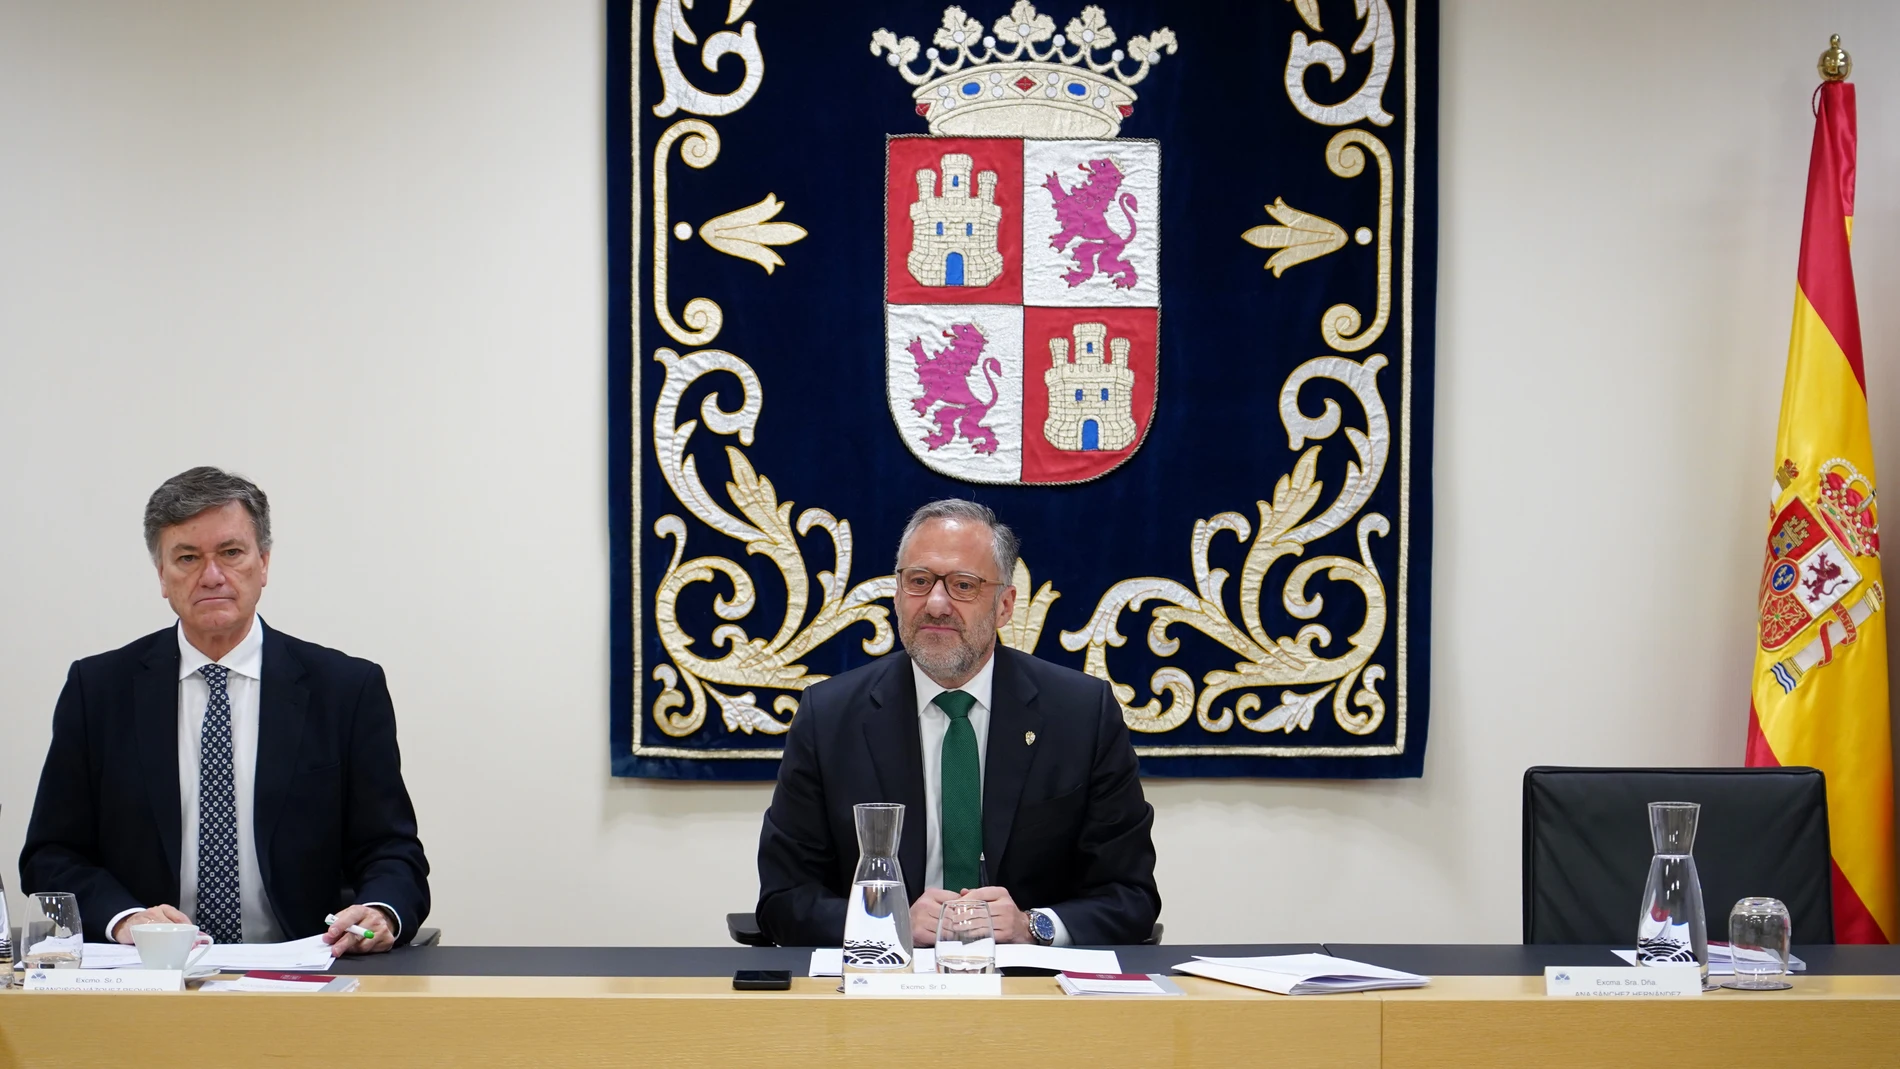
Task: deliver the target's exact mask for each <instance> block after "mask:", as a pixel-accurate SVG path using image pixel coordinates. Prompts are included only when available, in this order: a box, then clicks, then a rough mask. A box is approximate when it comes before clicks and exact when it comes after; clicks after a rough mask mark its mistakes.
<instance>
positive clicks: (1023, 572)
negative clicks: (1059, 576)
mask: <svg viewBox="0 0 1900 1069" xmlns="http://www.w3.org/2000/svg"><path fill="white" fill-rule="evenodd" d="M1030 582H1031V581H1030V578H1029V565H1027V564H1025V563H1023V560H1022V558H1021V557H1018V558H1016V569H1015V570H1014V571H1013V572H1011V573H1010V577H1009V584H1010V585H1011V586H1013V587H1015V588H1016V613H1015V615H1014V616H1012V617H1010V621H1009V623H1007V624H1004V625H1003V626H1002V627H999V628H997V629H996V638H997V641H999V642H1001V643H1002V644H1003V645H1005V646H1008V647H1009V648H1010V649H1012V650H1016V651H1018V652H1020V653H1034V652H1036V643H1038V642H1040V641H1042V625H1043V622H1044V621H1045V620H1047V619H1048V617H1049V606H1051V605H1054V604H1055V603H1056V599H1057V598H1059V597H1061V596H1062V595H1061V594H1058V593H1056V589H1055V584H1054V583H1044V584H1042V589H1041V590H1037V591H1036V594H1035V596H1034V597H1030V594H1029V591H1030V590H1031V589H1032V588H1031V586H1030ZM1024 599H1027V600H1024Z"/></svg>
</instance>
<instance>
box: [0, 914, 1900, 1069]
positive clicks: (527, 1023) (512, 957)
mask: <svg viewBox="0 0 1900 1069" xmlns="http://www.w3.org/2000/svg"><path fill="white" fill-rule="evenodd" d="M1109 949H1113V950H1115V951H1116V952H1117V953H1118V954H1119V955H1120V959H1121V964H1122V968H1123V969H1124V970H1126V971H1129V972H1159V973H1167V972H1168V971H1169V969H1170V967H1171V966H1172V965H1174V964H1177V963H1179V962H1183V961H1186V960H1188V958H1189V957H1191V956H1193V955H1196V954H1203V955H1209V956H1226V957H1237V956H1250V955H1258V954H1297V953H1331V954H1334V955H1336V956H1339V957H1344V958H1351V959H1354V960H1358V961H1366V962H1371V963H1374V964H1378V965H1385V966H1389V967H1392V968H1397V969H1404V970H1407V971H1410V972H1420V973H1425V974H1427V975H1429V976H1431V977H1432V982H1431V984H1430V985H1429V986H1427V987H1424V988H1419V989H1415V990H1405V991H1385V992H1366V993H1359V994H1341V995H1315V996H1297V997H1285V996H1280V995H1272V994H1267V993H1264V992H1260V991H1254V990H1251V989H1248V988H1243V987H1236V986H1232V985H1228V984H1222V983H1219V982H1217V981H1213V980H1204V979H1202V978H1200V977H1195V976H1186V975H1177V976H1175V977H1174V978H1173V979H1174V980H1175V982H1176V983H1178V984H1179V985H1180V986H1181V988H1182V989H1183V990H1184V992H1185V995H1184V996H1181V997H1103V996H1076V997H1072V996H1067V995H1064V994H1062V992H1061V990H1060V989H1059V988H1058V987H1057V986H1056V982H1055V980H1054V979H1053V978H1052V977H1049V976H1046V975H1044V976H1015V975H1010V976H1007V977H1005V979H1004V981H1003V989H1004V993H1003V997H1002V998H1000V999H997V998H989V999H932V998H926V999H869V998H859V997H852V998H848V999H847V998H846V997H845V996H844V995H842V994H840V993H839V992H838V980H837V979H835V978H831V979H820V978H809V977H807V976H806V975H805V974H806V972H807V970H808V967H809V964H810V957H811V951H810V950H809V948H805V949H800V948H791V947H770V948H756V947H737V946H728V947H475V946H430V947H414V948H405V949H402V950H398V951H395V952H393V953H390V954H384V955H376V956H372V957H365V958H353V959H345V960H343V961H341V962H339V963H338V964H337V967H336V970H335V971H336V972H338V973H348V974H353V975H355V976H357V977H358V978H359V983H360V987H359V989H358V990H357V991H355V992H352V993H348V994H333V995H297V994H289V995H276V994H227V993H219V994H210V993H205V992H199V991H188V992H185V993H182V994H178V993H174V994H142V995H140V994H119V995H97V994H81V995H61V994H44V993H28V992H22V991H19V990H17V989H9V990H6V991H4V992H0V1067H11V1066H34V1067H39V1066H64V1065H86V1066H93V1065H137V1066H141V1067H153V1069H160V1067H170V1066H180V1067H187V1066H188V1067H191V1069H215V1067H221V1066H258V1065H268V1066H273V1067H275V1066H283V1067H295V1066H306V1065H308V1066H319V1065H321V1066H333V1065H350V1066H385V1065H388V1066H396V1065H405V1066H406V1065H455V1066H535V1067H542V1066H548V1067H555V1066H562V1067H565V1066H609V1065H611V1066H646V1065H651V1066H728V1065H730V1066H766V1067H774V1069H778V1067H783V1069H802V1067H806V1066H839V1065H890V1066H931V1065H950V1064H957V1065H963V1066H981V1067H985V1069H988V1067H1011V1066H1036V1067H1045V1066H1221V1067H1231V1066H1268V1067H1308V1066H1311V1067H1322V1066H1323V1067H1327V1069H1359V1067H1367V1069H1370V1067H1375V1066H1383V1067H1407V1069H1414V1067H1415V1069H1438V1067H1454V1066H1455V1067H1461V1069H1462V1067H1486V1066H1513V1067H1516V1066H1527V1065H1536V1066H1557V1067H1562V1069H1595V1067H1610V1066H1617V1067H1621V1066H1628V1065H1636V1064H1641V1065H1649V1064H1654V1065H1661V1066H1672V1067H1685V1069H1687V1067H1701V1066H1710V1067H1716V1066H1719V1067H1721V1069H1736V1067H1738V1066H1750V1065H1763V1066H1787V1065H1816V1066H1827V1067H1829V1069H1835V1067H1843V1069H1845V1067H1853V1066H1883V1067H1886V1066H1895V1065H1900V947H1856V946H1839V947H1822V946H1806V947H1796V948H1795V953H1796V954H1798V955H1799V956H1800V957H1802V958H1803V959H1805V960H1806V961H1807V963H1808V970H1807V971H1806V972H1805V973H1802V974H1798V975H1796V976H1795V977H1793V982H1794V989H1793V990H1791V991H1784V992H1775V993H1744V992H1736V991H1728V990H1718V991H1714V992H1710V993H1707V994H1705V995H1702V996H1700V997H1697V998H1664V999H1640V998H1639V999H1587V998H1547V997H1545V995H1544V993H1543V992H1544V981H1543V970H1544V967H1545V966H1546V965H1569V966H1587V965H1606V966H1614V965H1620V964H1622V962H1621V961H1619V960H1618V959H1617V958H1615V957H1614V956H1613V955H1612V954H1611V953H1610V951H1611V948H1609V947H1583V946H1517V945H1370V944H1339V943H1333V944H1324V945H1321V944H1304V945H1272V946H1259V945H1221V946H1205V945H1202V946H1197V945H1182V944H1174V945H1164V946H1132V947H1113V948H1109ZM739 969H788V970H790V971H791V972H792V975H793V977H794V979H793V981H792V988H791V990H790V991H734V990H732V974H733V972H734V971H736V970H739Z"/></svg>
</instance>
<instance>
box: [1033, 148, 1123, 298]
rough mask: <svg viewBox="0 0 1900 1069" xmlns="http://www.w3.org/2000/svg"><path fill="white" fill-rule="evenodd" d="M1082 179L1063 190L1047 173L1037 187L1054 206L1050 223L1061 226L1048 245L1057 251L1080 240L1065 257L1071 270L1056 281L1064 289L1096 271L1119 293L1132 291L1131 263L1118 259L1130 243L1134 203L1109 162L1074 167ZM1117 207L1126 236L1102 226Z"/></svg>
mask: <svg viewBox="0 0 1900 1069" xmlns="http://www.w3.org/2000/svg"><path fill="white" fill-rule="evenodd" d="M1077 169H1078V170H1080V171H1083V172H1085V173H1086V174H1087V175H1088V177H1087V178H1085V179H1083V180H1082V182H1081V183H1080V184H1078V185H1077V186H1076V187H1075V188H1074V189H1063V188H1062V180H1061V179H1060V178H1058V177H1057V176H1056V175H1055V174H1054V173H1053V172H1051V173H1050V175H1049V177H1048V178H1047V179H1045V180H1044V181H1043V183H1042V186H1043V188H1044V189H1047V190H1048V191H1049V196H1050V198H1051V199H1052V200H1053V201H1054V202H1055V209H1056V222H1057V223H1059V224H1060V225H1061V227H1062V229H1061V230H1058V231H1056V232H1055V233H1054V234H1052V235H1050V237H1049V247H1050V248H1052V249H1057V250H1061V249H1064V248H1067V247H1068V244H1069V243H1070V242H1072V241H1076V240H1078V239H1080V241H1081V244H1079V245H1077V246H1076V247H1075V249H1074V251H1073V252H1072V253H1071V255H1072V256H1074V257H1075V270H1073V271H1070V272H1069V273H1068V274H1066V275H1063V276H1062V277H1063V278H1064V279H1065V280H1067V282H1068V283H1069V285H1070V287H1071V288H1073V287H1075V286H1080V285H1081V284H1082V283H1084V282H1087V281H1088V280H1089V279H1091V278H1094V277H1095V274H1096V272H1098V271H1099V272H1101V273H1102V274H1104V275H1107V276H1108V278H1109V280H1110V281H1111V282H1113V283H1114V284H1115V285H1116V286H1117V287H1119V288H1121V289H1133V288H1134V285H1135V265H1134V264H1131V263H1129V262H1128V261H1127V260H1126V259H1123V253H1124V252H1125V251H1126V250H1127V248H1128V243H1129V242H1131V241H1133V240H1135V212H1136V210H1137V209H1138V208H1139V205H1137V204H1136V203H1135V195H1134V194H1133V193H1123V192H1121V188H1122V172H1121V168H1119V167H1117V166H1115V161H1114V160H1109V159H1101V160H1089V161H1088V162H1087V163H1082V164H1077ZM1116 206H1118V207H1120V208H1121V210H1122V218H1124V219H1126V220H1128V236H1127V237H1122V236H1121V235H1120V234H1117V233H1115V231H1114V229H1113V228H1111V227H1110V226H1109V225H1108V210H1109V208H1110V207H1116Z"/></svg>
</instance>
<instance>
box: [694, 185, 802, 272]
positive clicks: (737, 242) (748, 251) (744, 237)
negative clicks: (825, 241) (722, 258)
mask: <svg viewBox="0 0 1900 1069" xmlns="http://www.w3.org/2000/svg"><path fill="white" fill-rule="evenodd" d="M783 207H785V205H784V203H783V202H781V201H780V200H779V199H778V197H777V196H776V195H775V194H771V193H767V194H766V195H765V199H764V200H762V201H760V202H758V203H757V204H753V205H750V206H748V207H744V208H740V209H739V210H737V211H731V212H727V213H726V214H724V215H715V216H713V217H712V218H711V219H708V220H706V222H705V223H704V224H703V225H701V226H700V228H699V240H701V241H703V242H705V243H706V244H708V245H710V246H712V247H713V248H715V249H717V250H719V251H720V252H723V253H725V254H726V255H727V256H736V257H738V258H739V259H741V260H751V261H752V262H753V263H755V264H758V265H759V266H760V267H763V268H765V273H766V274H768V275H769V274H771V273H772V270H773V269H774V268H778V267H783V266H785V259H784V257H781V256H780V255H779V254H778V253H776V252H773V251H772V250H771V249H769V248H767V247H766V246H768V245H790V244H791V243H792V242H794V241H798V240H800V239H802V238H803V237H804V236H805V228H804V227H802V226H799V225H798V224H797V223H787V222H782V221H781V222H777V223H774V222H768V220H770V219H771V218H773V217H774V216H776V215H778V213H779V209H781V208H783Z"/></svg>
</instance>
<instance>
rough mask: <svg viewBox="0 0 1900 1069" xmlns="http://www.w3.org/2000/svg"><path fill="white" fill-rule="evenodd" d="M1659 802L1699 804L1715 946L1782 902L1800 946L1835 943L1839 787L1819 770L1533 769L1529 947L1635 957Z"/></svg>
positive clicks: (1528, 799) (1528, 780)
mask: <svg viewBox="0 0 1900 1069" xmlns="http://www.w3.org/2000/svg"><path fill="white" fill-rule="evenodd" d="M1650 802H1699V803H1701V805H1702V813H1701V819H1700V821H1699V823H1698V825H1697V828H1696V838H1695V859H1696V871H1697V872H1698V874H1700V876H1701V877H1702V899H1703V903H1704V905H1705V907H1706V908H1707V910H1708V917H1709V938H1711V939H1716V940H1726V939H1727V938H1728V913H1729V909H1730V907H1732V906H1734V905H1735V903H1736V901H1737V900H1739V899H1741V898H1743V897H1746V896H1748V895H1767V896H1769V897H1771V898H1779V899H1780V900H1781V901H1782V902H1784V903H1785V904H1786V905H1787V907H1788V913H1789V916H1790V917H1791V918H1792V920H1793V922H1794V933H1793V935H1794V939H1793V941H1794V942H1796V943H1832V942H1834V905H1833V898H1832V882H1833V880H1832V877H1833V862H1832V860H1831V859H1830V857H1829V855H1828V837H1827V835H1828V833H1827V784H1826V782H1825V780H1824V779H1823V778H1822V775H1821V773H1820V771H1819V770H1818V769H1812V768H1792V767H1790V768H1547V767H1538V768H1531V769H1528V770H1526V771H1525V773H1524V942H1526V943H1595V944H1614V945H1618V946H1633V945H1635V940H1636V922H1637V914H1638V913H1640V912H1641V911H1642V908H1643V884H1644V883H1645V882H1646V881H1647V880H1648V878H1649V858H1650V854H1651V849H1650V841H1649V807H1648V804H1649V803H1650Z"/></svg>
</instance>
